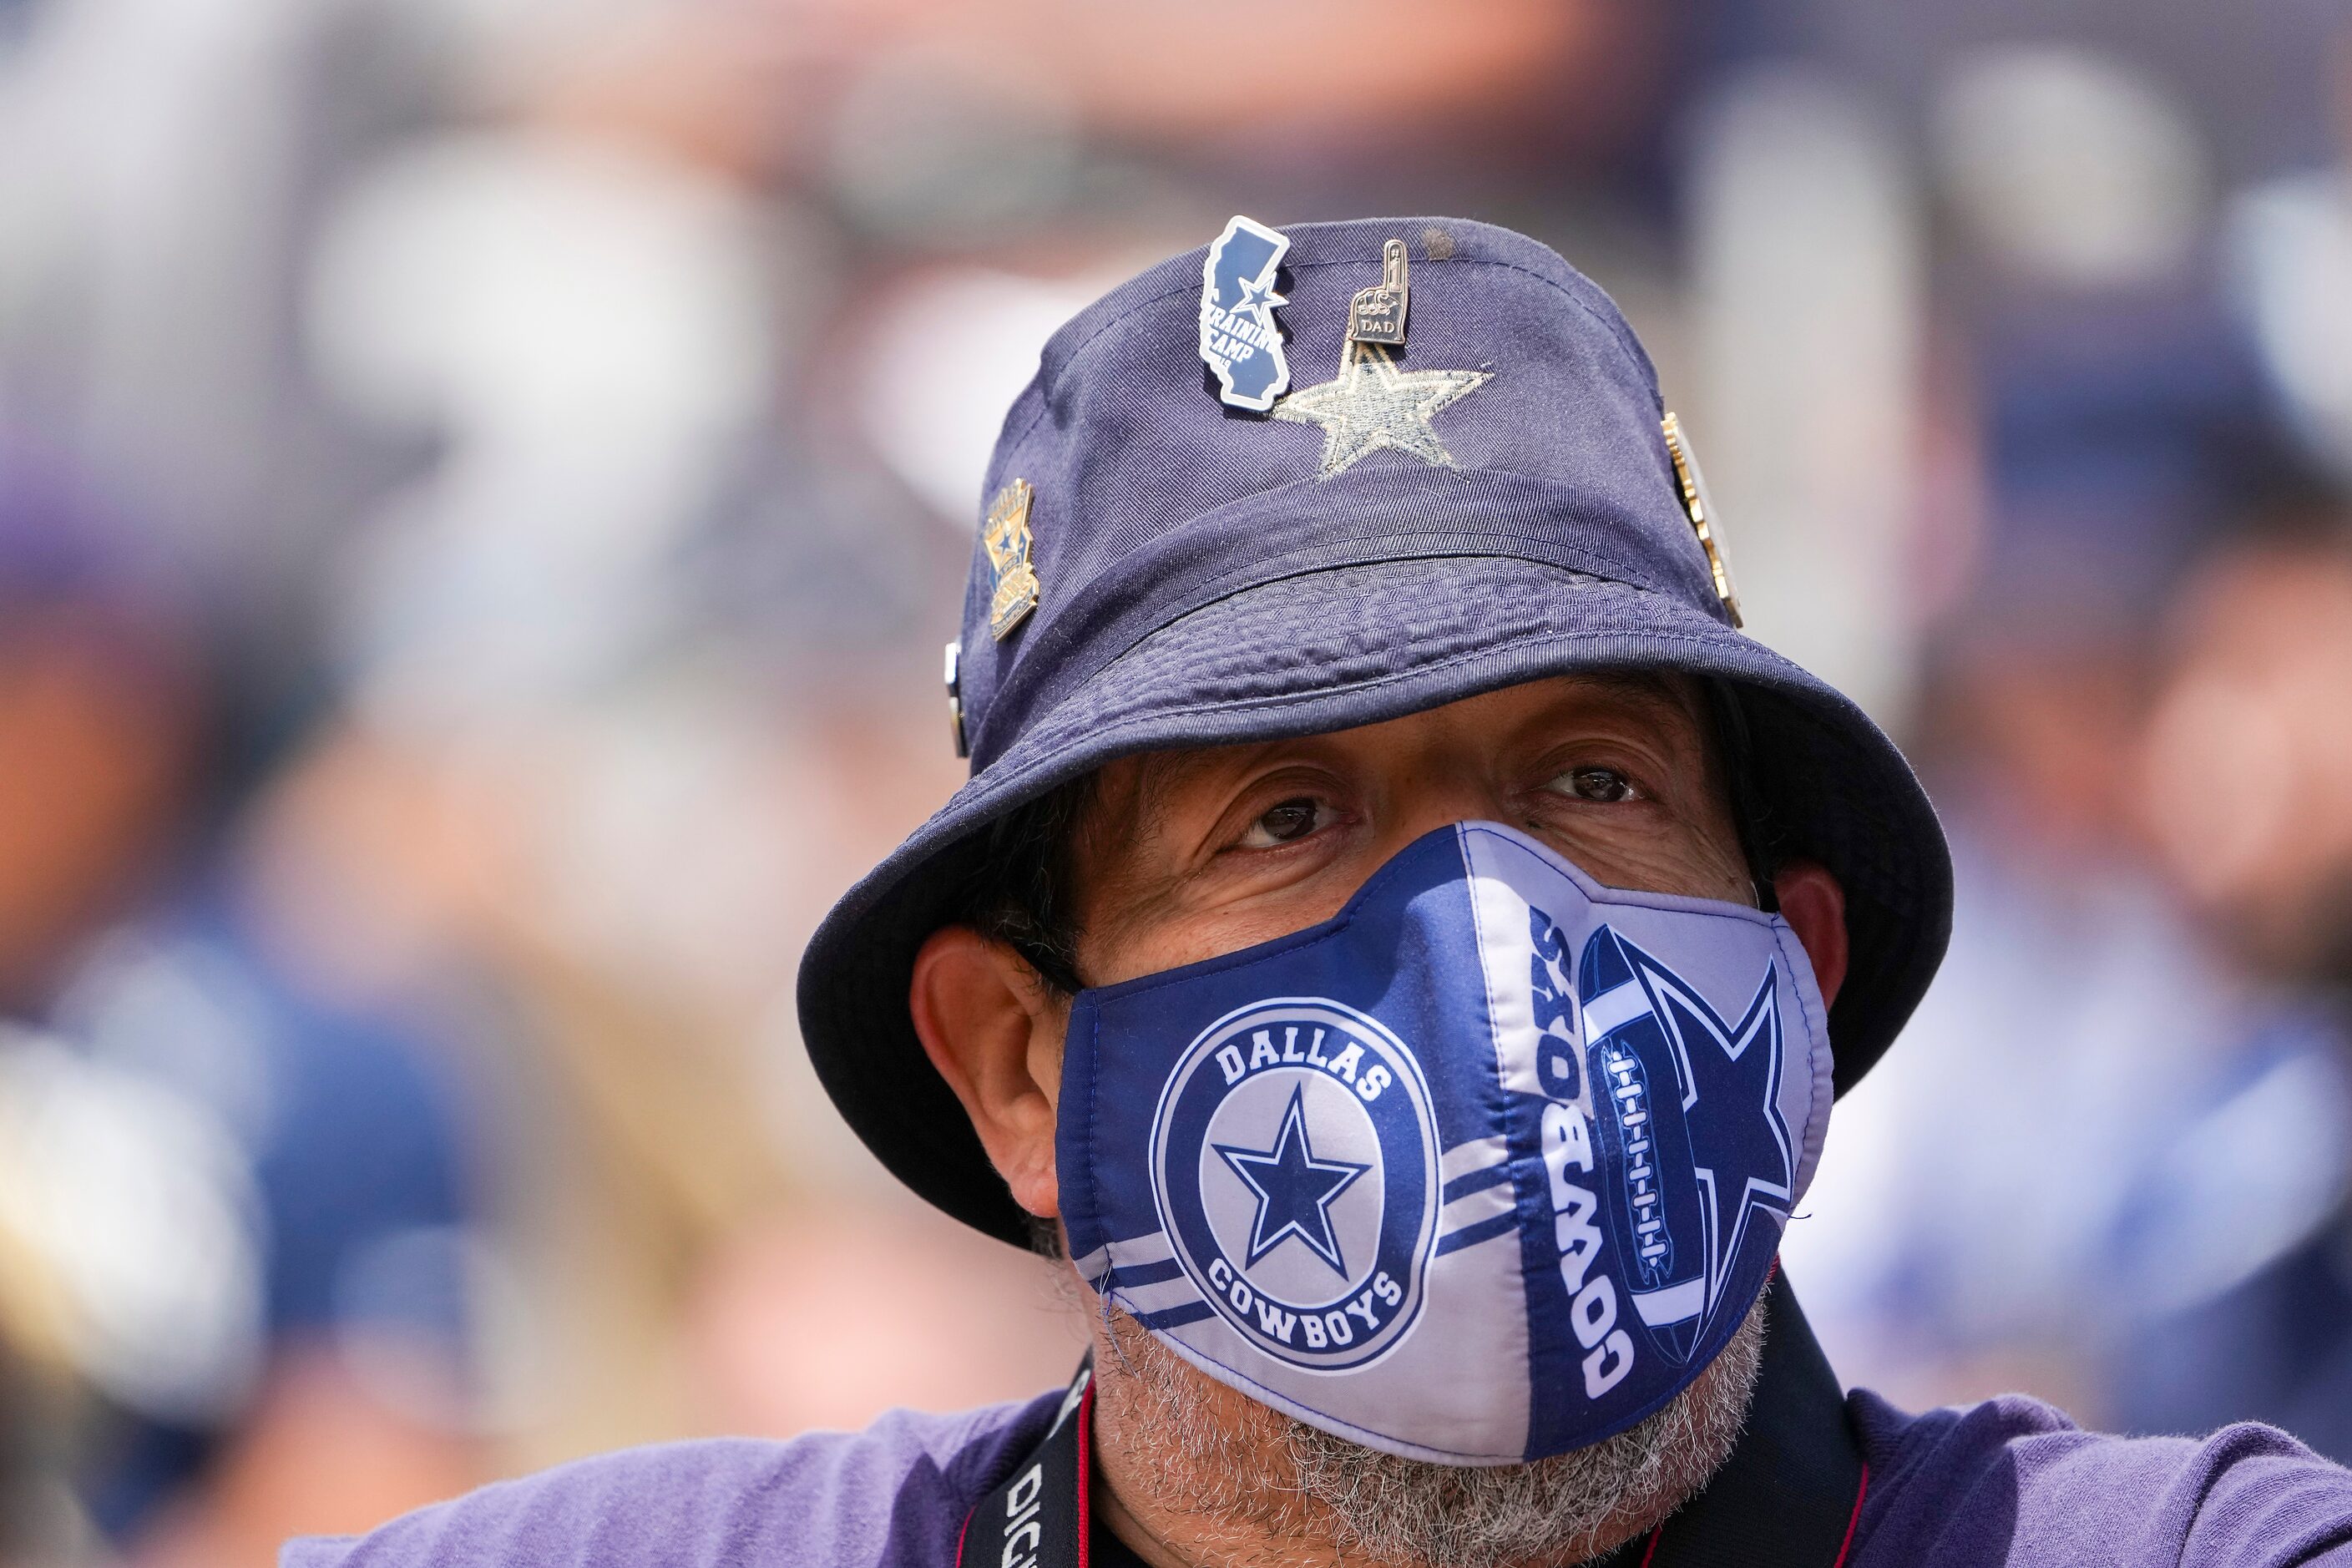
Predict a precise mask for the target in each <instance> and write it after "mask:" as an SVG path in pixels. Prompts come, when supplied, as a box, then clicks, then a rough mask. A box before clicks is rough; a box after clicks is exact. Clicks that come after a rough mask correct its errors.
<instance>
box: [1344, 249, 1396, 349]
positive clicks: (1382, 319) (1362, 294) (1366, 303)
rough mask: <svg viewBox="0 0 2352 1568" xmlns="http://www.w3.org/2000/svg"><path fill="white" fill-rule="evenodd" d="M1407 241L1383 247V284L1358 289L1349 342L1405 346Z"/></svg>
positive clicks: (1351, 311) (1351, 309)
mask: <svg viewBox="0 0 2352 1568" xmlns="http://www.w3.org/2000/svg"><path fill="white" fill-rule="evenodd" d="M1406 265H1407V264H1406V259H1405V251H1404V241H1403V240H1401V239H1391V240H1390V241H1389V242H1388V243H1387V244H1385V245H1383V246H1381V280H1380V281H1379V282H1378V283H1375V284H1373V285H1372V286H1371V287H1370V288H1369V289H1357V290H1356V297H1355V299H1354V300H1350V301H1349V305H1348V341H1349V342H1351V343H1386V344H1387V345H1388V346H1389V347H1391V348H1402V347H1403V346H1404V310H1405V306H1406V304H1407V303H1408V302H1409V300H1408V297H1407V293H1406V287H1405V272H1406Z"/></svg>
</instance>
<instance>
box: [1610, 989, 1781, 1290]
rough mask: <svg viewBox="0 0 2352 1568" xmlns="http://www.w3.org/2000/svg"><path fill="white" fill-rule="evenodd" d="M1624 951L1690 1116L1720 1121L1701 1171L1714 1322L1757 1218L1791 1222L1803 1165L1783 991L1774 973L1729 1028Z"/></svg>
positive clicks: (1701, 1003)
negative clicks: (1792, 1137)
mask: <svg viewBox="0 0 2352 1568" xmlns="http://www.w3.org/2000/svg"><path fill="white" fill-rule="evenodd" d="M1625 946H1626V948H1627V950H1628V952H1629V953H1630V954H1631V955H1632V956H1633V958H1634V963H1635V968H1636V970H1637V971H1638V972H1639V973H1640V974H1641V976H1642V981H1643V988H1644V989H1645V990H1647V991H1648V992H1649V994H1650V999H1651V1003H1652V1005H1653V1006H1654V1008H1655V1010H1656V1015H1657V1016H1658V1018H1659V1019H1660V1020H1661V1021H1662V1022H1664V1025H1665V1026H1666V1030H1667V1033H1668V1035H1669V1036H1670V1037H1671V1038H1672V1039H1673V1041H1674V1047H1675V1056H1676V1058H1678V1060H1679V1062H1680V1064H1681V1065H1682V1066H1683V1067H1684V1068H1685V1069H1686V1070H1685V1080H1684V1081H1685V1082H1686V1083H1688V1084H1689V1085H1690V1086H1691V1092H1690V1095H1689V1105H1690V1110H1689V1114H1692V1115H1694V1116H1699V1115H1704V1116H1706V1117H1708V1118H1710V1120H1713V1119H1717V1118H1719V1119H1720V1120H1717V1121H1715V1125H1716V1128H1717V1131H1716V1132H1715V1135H1714V1136H1713V1137H1711V1138H1710V1139H1708V1141H1707V1144H1706V1147H1707V1158H1708V1163H1706V1164H1705V1165H1698V1166H1696V1167H1695V1168H1694V1170H1693V1174H1694V1175H1695V1176H1696V1178H1697V1180H1698V1184H1699V1187H1700V1190H1701V1192H1702V1193H1703V1194H1704V1195H1705V1201H1706V1210H1707V1218H1708V1232H1709V1234H1708V1237H1707V1242H1708V1247H1707V1250H1708V1257H1707V1268H1706V1279H1707V1289H1706V1304H1707V1311H1708V1314H1709V1315H1710V1316H1712V1314H1713V1312H1714V1310H1715V1303H1716V1300H1717V1298H1718V1297H1719V1296H1720V1295H1721V1294H1722V1290H1723V1278H1724V1275H1725V1273H1726V1271H1727V1270H1728V1269H1729V1268H1730V1267H1731V1264H1732V1261H1733V1259H1735V1258H1738V1256H1739V1247H1740V1243H1741V1242H1742V1241H1743V1240H1744V1239H1746V1237H1747V1232H1748V1217H1749V1215H1752V1214H1754V1213H1755V1212H1756V1211H1758V1210H1759V1209H1761V1210H1763V1211H1765V1212H1766V1213H1768V1214H1769V1215H1773V1216H1774V1217H1776V1218H1779V1219H1782V1220H1785V1219H1786V1218H1787V1217H1788V1213H1789V1202H1790V1185H1791V1184H1792V1183H1793V1181H1794V1180H1795V1159H1794V1152H1793V1151H1792V1150H1791V1149H1790V1141H1789V1130H1788V1127H1787V1124H1786V1123H1785V1122H1783V1121H1782V1120H1781V1117H1780V1051H1781V1046H1780V1005H1779V1000H1778V998H1779V992H1778V989H1777V988H1776V986H1775V985H1774V984H1773V976H1772V973H1771V972H1770V971H1769V969H1768V970H1767V971H1766V972H1765V975H1764V981H1763V984H1761V985H1760V986H1759V988H1758V990H1757V993H1756V996H1755V999H1754V1000H1753V1001H1751V1002H1750V1003H1749V1004H1748V1011H1747V1014H1746V1015H1745V1016H1743V1017H1741V1018H1740V1020H1739V1021H1738V1023H1736V1024H1735V1023H1728V1022H1727V1021H1726V1020H1725V1019H1724V1018H1723V1017H1722V1016H1719V1015H1718V1014H1717V1012H1716V1010H1715V1009H1714V1008H1713V1007H1711V1006H1709V1005H1707V1004H1706V1000H1705V999H1704V998H1703V997H1701V996H1699V995H1698V994H1696V992H1694V991H1692V990H1690V989H1689V988H1688V987H1687V986H1685V984H1683V982H1682V980H1681V978H1680V977H1679V976H1677V975H1676V974H1675V973H1674V972H1673V971H1672V970H1670V969H1668V968H1666V967H1665V966H1664V964H1662V963H1658V962H1657V961H1656V960H1655V959H1653V958H1651V957H1650V956H1649V954H1647V953H1645V952H1642V951H1641V950H1640V949H1639V948H1636V947H1634V946H1633V943H1632V942H1627V943H1626V944H1625Z"/></svg>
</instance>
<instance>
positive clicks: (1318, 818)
mask: <svg viewBox="0 0 2352 1568" xmlns="http://www.w3.org/2000/svg"><path fill="white" fill-rule="evenodd" d="M1325 815H1326V813H1325V807H1324V805H1323V803H1322V802H1321V801H1319V800H1316V799H1313V798H1311V797H1309V796H1307V795H1301V796H1299V797H1298V798H1297V800H1286V801H1284V802H1283V803H1282V804H1281V805H1276V806H1275V807H1274V808H1273V809H1272V810H1270V811H1268V812H1267V813H1266V814H1265V816H1261V817H1259V818H1258V819H1257V820H1256V821H1255V822H1253V823H1251V824H1250V828H1249V831H1248V832H1247V833H1244V835H1242V847H1244V848H1245V849H1271V848H1273V847H1275V846H1276V845H1277V844H1289V843H1292V842H1294V841H1296V840H1297V839H1301V838H1304V837H1307V835H1308V834H1310V833H1312V832H1314V831H1315V830H1316V828H1318V827H1319V826H1322V824H1323V821H1324V819H1325Z"/></svg>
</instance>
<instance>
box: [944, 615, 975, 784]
mask: <svg viewBox="0 0 2352 1568" xmlns="http://www.w3.org/2000/svg"><path fill="white" fill-rule="evenodd" d="M962 666H963V644H962V643H961V642H951V643H950V644H948V739H949V740H950V741H951V742H954V744H955V754H956V755H957V756H959V757H968V756H970V755H971V744H970V743H969V742H966V741H965V739H964V734H963V668H962Z"/></svg>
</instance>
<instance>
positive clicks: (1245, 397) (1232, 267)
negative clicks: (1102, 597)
mask: <svg viewBox="0 0 2352 1568" xmlns="http://www.w3.org/2000/svg"><path fill="white" fill-rule="evenodd" d="M1289 249H1290V240H1289V238H1288V237H1286V236H1285V235H1283V234H1281V233H1279V232H1277V231H1276V230H1274V229H1270V228H1268V227H1266V226H1265V225H1264V224H1262V223H1260V222H1258V221H1257V220H1256V219H1255V218H1249V217H1244V216H1241V215H1240V214H1238V213H1236V214H1234V216H1233V217H1232V218H1230V219H1228V220H1227V221H1226V224H1225V231H1224V232H1223V234H1221V235H1219V236H1217V237H1216V240H1215V241H1214V243H1213V244H1212V245H1211V246H1210V247H1209V255H1208V258H1207V259H1206V260H1204V261H1203V262H1202V264H1201V358H1202V361H1203V362H1204V363H1206V364H1207V365H1208V367H1209V368H1210V369H1211V370H1213V371H1214V372H1215V373H1216V375H1217V388H1218V391H1217V397H1218V400H1219V401H1220V402H1222V403H1225V404H1227V405H1231V406H1233V407H1234V408H1246V409H1248V410H1250V411H1251V412H1252V413H1255V414H1263V413H1265V411H1266V410H1267V409H1269V408H1272V407H1273V406H1274V400H1275V399H1276V398H1277V397H1280V396H1281V395H1283V394H1284V393H1285V392H1286V391H1288V390H1289V389H1290V361H1289V359H1288V358H1287V357H1286V355H1285V354H1284V353H1283V348H1282V329H1281V328H1280V327H1279V326H1277V325H1276V324H1275V320H1274V308H1275V307H1276V305H1280V304H1283V303H1285V301H1284V300H1283V297H1282V296H1281V295H1279V294H1277V293H1276V292H1275V291H1274V278H1275V273H1276V269H1277V268H1280V267H1281V266H1282V258H1283V256H1284V255H1285V253H1286V252H1287V251H1288V250H1289Z"/></svg>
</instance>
